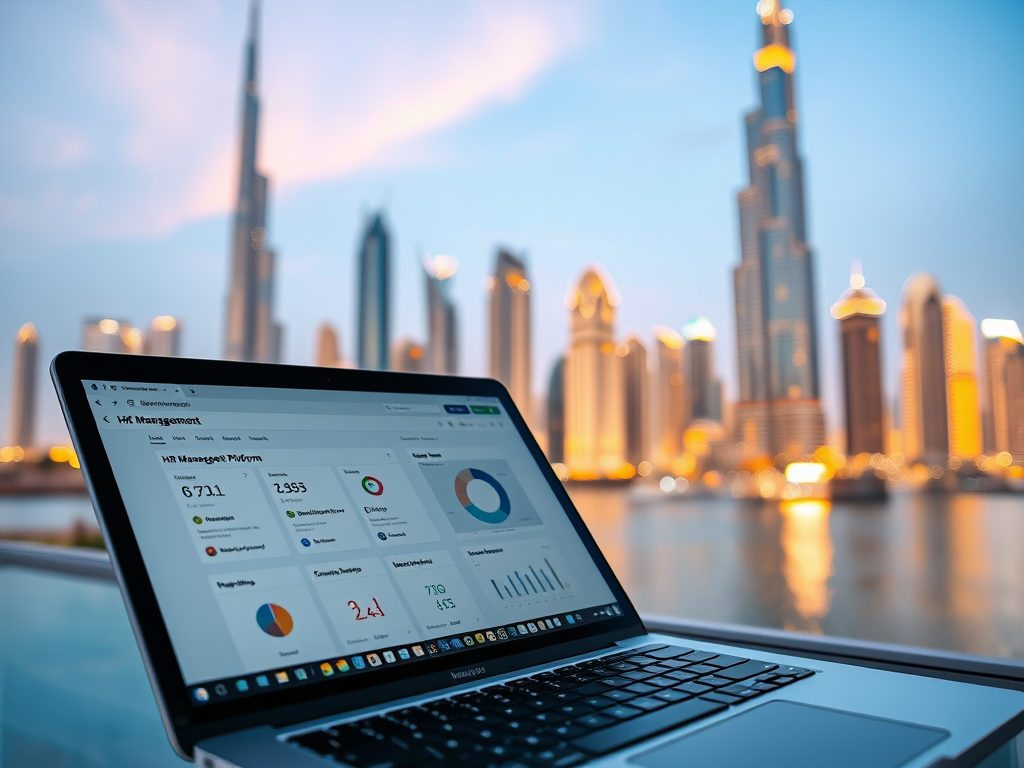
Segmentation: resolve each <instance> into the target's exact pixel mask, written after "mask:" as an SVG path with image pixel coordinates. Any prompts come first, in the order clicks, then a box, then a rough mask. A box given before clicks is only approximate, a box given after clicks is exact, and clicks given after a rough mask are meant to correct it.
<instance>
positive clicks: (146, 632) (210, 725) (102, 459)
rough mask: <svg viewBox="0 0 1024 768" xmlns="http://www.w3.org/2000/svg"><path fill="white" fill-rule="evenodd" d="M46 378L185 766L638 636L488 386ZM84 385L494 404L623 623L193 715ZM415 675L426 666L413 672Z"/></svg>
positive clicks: (578, 521) (88, 370)
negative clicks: (208, 751)
mask: <svg viewBox="0 0 1024 768" xmlns="http://www.w3.org/2000/svg"><path fill="white" fill-rule="evenodd" d="M50 373H51V377H52V379H53V382H54V385H55V387H56V389H57V396H58V399H59V400H60V403H61V407H62V408H63V410H64V416H65V419H66V420H67V423H68V429H69V431H70V433H71V438H72V441H73V443H74V447H75V450H76V451H77V453H78V457H79V461H80V463H81V466H82V472H83V474H84V475H85V479H86V485H87V487H88V489H89V493H90V496H91V498H92V502H93V506H94V507H95V509H96V515H97V519H98V521H99V523H100V527H101V530H102V532H103V536H104V540H105V541H106V544H107V548H108V551H109V554H110V558H111V562H112V564H113V566H114V571H115V573H116V574H117V579H118V583H119V585H120V587H121V592H122V595H123V597H124V599H125V603H126V607H127V608H128V613H129V617H130V619H131V622H132V627H133V629H134V631H135V636H136V640H137V642H138V644H139V648H140V650H141V651H142V656H143V660H144V662H145V664H146V669H147V672H148V674H149V677H150V682H151V684H152V686H153V690H154V693H155V695H156V698H157V703H158V705H159V706H160V709H161V715H162V716H163V719H164V725H165V727H166V729H167V733H168V737H169V738H170V740H171V744H172V746H173V747H174V748H175V750H176V751H178V752H179V753H180V754H182V755H184V756H186V757H189V758H190V757H191V755H192V751H193V747H194V745H195V743H196V742H197V741H198V740H200V739H202V738H208V737H210V736H214V735H219V734H222V733H230V732H233V731H236V730H240V729H242V728H246V727H252V726H255V725H265V724H269V725H274V726H278V727H280V726H283V725H287V724H291V723H296V722H302V721H304V720H311V719H315V718H322V717H327V716H330V715H333V714H339V713H343V712H345V711H347V710H353V709H358V708H361V707H365V706H367V705H368V704H371V703H376V702H378V701H379V702H381V703H383V702H386V701H387V700H389V699H394V698H398V696H399V695H402V696H408V695H410V694H415V693H419V692H426V691H430V690H436V689H439V688H443V687H446V686H450V685H452V684H453V680H452V677H451V675H450V673H451V671H453V670H458V669H461V668H464V667H476V666H486V667H487V672H488V675H491V674H500V673H502V672H508V671H514V670H515V669H522V668H526V667H529V666H533V665H536V664H541V663H546V662H547V661H552V660H555V659H558V658H567V657H569V656H571V655H575V654H578V653H582V652H585V651H586V650H594V649H597V648H601V647H605V646H607V645H609V644H610V643H612V642H615V641H616V640H620V639H623V638H626V637H634V636H636V635H640V634H644V633H645V632H646V630H645V629H644V625H643V622H642V621H641V619H640V616H639V614H638V613H637V611H636V609H635V608H634V607H633V605H632V604H631V603H630V601H629V598H628V597H627V596H626V593H625V591H624V590H623V588H622V585H621V584H619V581H618V579H617V578H616V577H615V574H614V573H613V572H612V570H611V567H610V566H609V565H608V562H607V560H606V559H605V558H604V555H603V554H602V553H601V551H600V549H599V548H598V546H597V543H596V542H595V541H594V539H593V537H592V536H591V534H590V531H589V530H588V529H587V527H586V524H585V523H584V522H583V519H582V518H581V517H580V514H579V512H578V511H577V510H576V507H575V506H574V505H573V503H572V501H571V500H570V498H569V496H568V494H567V493H566V490H565V488H564V487H563V486H562V483H561V482H560V481H559V480H558V477H557V476H556V475H555V473H554V471H553V470H552V468H551V465H550V464H549V463H548V461H547V459H546V458H545V456H544V453H543V451H542V450H541V448H540V446H539V445H538V444H537V441H536V439H534V437H533V434H532V433H531V432H530V430H529V427H528V426H527V425H526V422H525V421H524V419H523V417H522V415H521V414H520V413H519V410H518V409H517V408H516V406H515V404H514V403H513V401H512V398H511V396H510V395H509V393H508V391H507V390H506V389H505V387H504V386H502V385H501V384H500V383H499V382H497V381H495V380H492V379H480V378H467V377H456V376H435V375H424V374H408V373H392V372H381V371H367V370H357V369H340V368H317V367H312V366H287V365H272V364H266V363H243V362H229V361H222V360H198V359H190V358H162V357H153V356H141V355H116V354H105V353H97V352H62V353H60V354H59V355H57V356H56V357H55V358H54V359H53V362H52V363H51V366H50ZM88 380H100V381H102V380H107V381H129V382H139V383H165V384H166V383H175V384H193V385H206V386H211V385H212V386H233V387H252V388H271V389H296V390H319V391H339V392H345V391H349V392H380V393H395V394H426V395H451V396H459V397H465V396H470V397H472V396H476V397H495V398H498V399H499V400H500V401H501V404H502V406H504V408H505V410H506V411H507V413H508V415H509V417H510V418H511V420H512V422H513V424H515V427H516V429H517V431H518V432H519V435H520V437H521V438H522V439H523V441H524V443H525V445H526V447H527V450H529V452H530V454H531V456H532V457H533V459H534V460H535V462H536V463H537V465H538V466H539V467H540V469H541V472H542V474H543V475H544V478H545V479H546V480H547V482H548V485H549V486H550V488H551V490H552V492H553V493H554V494H555V497H556V498H557V499H558V501H559V502H560V503H561V505H562V507H563V509H564V510H565V513H566V515H567V516H568V518H569V521H570V522H571V524H572V526H573V528H574V530H575V531H576V533H577V535H578V536H579V537H580V539H581V541H582V542H583V544H584V546H585V547H586V549H587V552H588V553H589V554H590V556H591V558H592V559H593V561H594V564H595V565H596V566H597V568H598V570H599V571H600V573H601V576H602V577H603V578H604V579H605V582H606V583H607V584H608V587H609V589H610V590H611V591H612V594H613V596H614V600H615V601H617V602H618V603H619V604H620V607H621V608H622V614H623V615H622V616H621V617H618V618H614V619H608V620H606V621H601V622H599V623H597V624H593V625H586V624H585V625H581V626H578V627H573V628H566V629H562V630H559V631H557V632H552V633H546V634H541V635H537V636H535V637H533V636H531V637H529V638H526V639H523V640H519V641H517V642H516V643H514V644H502V645H500V646H482V647H477V648H474V649H472V650H466V651H462V652H460V653H457V654H452V655H451V656H442V657H439V658H435V659H432V660H431V661H430V662H429V663H423V664H422V665H419V664H417V665H409V666H402V667H397V668H394V669H381V670H377V672H376V673H375V674H374V675H365V676H358V677H356V678H349V680H350V683H349V685H347V686H346V685H341V684H340V679H338V682H337V683H332V681H322V682H320V683H318V684H317V685H308V686H301V687H296V688H293V689H290V690H281V691H274V692H272V693H270V692H268V693H265V694H262V695H260V696H253V697H251V698H247V699H239V700H235V701H225V702H222V703H217V704H216V705H212V706H205V707H198V708H197V707H195V706H193V704H192V703H191V701H190V698H189V693H188V686H186V685H185V682H184V679H183V677H182V674H181V669H180V667H179V665H178V662H177V658H176V655H175V653H174V649H173V647H172V645H171V640H170V637H169V635H168V632H167V628H166V625H165V624H164V621H163V618H162V616H161V613H160V609H159V607H158V604H157V600H156V593H155V591H154V589H153V585H152V582H151V581H150V579H149V574H148V571H147V570H146V567H145V563H144V561H143V558H142V553H141V551H140V549H139V545H138V541H137V540H136V538H135V535H134V533H133V531H132V526H131V522H130V519H129V517H128V513H127V511H126V509H125V506H124V502H123V500H122V497H121V494H120V491H119V489H118V487H117V483H116V481H115V479H114V474H113V470H112V468H111V466H110V461H109V459H108V457H107V454H106V450H105V449H104V447H103V443H102V440H101V438H100V432H99V428H98V426H97V424H96V421H95V417H94V416H93V413H92V410H91V408H90V407H89V401H88V395H87V393H86V390H85V387H84V386H83V382H84V381H88ZM513 648H514V649H515V650H514V652H513V651H512V649H513ZM419 666H422V667H423V668H424V669H423V672H420V673H418V674H417V673H416V669H417V667H419ZM353 686H354V687H353ZM397 691H400V694H399V693H397Z"/></svg>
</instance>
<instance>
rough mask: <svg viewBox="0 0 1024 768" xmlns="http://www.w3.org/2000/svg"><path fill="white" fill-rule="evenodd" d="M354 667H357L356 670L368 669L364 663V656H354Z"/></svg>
mask: <svg viewBox="0 0 1024 768" xmlns="http://www.w3.org/2000/svg"><path fill="white" fill-rule="evenodd" d="M352 666H353V667H355V668H356V669H366V662H365V661H363V657H362V656H353V657H352Z"/></svg>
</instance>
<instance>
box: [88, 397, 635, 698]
mask: <svg viewBox="0 0 1024 768" xmlns="http://www.w3.org/2000/svg"><path fill="white" fill-rule="evenodd" d="M83 385H84V386H85V388H86V391H87V393H88V394H89V396H90V402H91V405H92V410H93V414H94V416H95V418H96V422H97V424H98V426H99V428H100V435H101V439H102V441H103V444H104V448H105V449H106V452H107V455H108V457H109V459H110V463H111V466H112V468H113V472H114V476H115V478H116V480H117V483H118V487H119V489H120V492H121V495H122V498H123V499H124V503H125V507H126V510H127V513H128V517H129V519H130V521H131V524H132V528H133V532H134V534H135V536H136V538H137V540H138V543H139V547H140V550H141V552H142V556H143V559H144V561H145V563H146V567H147V570H148V572H149V576H150V579H151V581H152V583H153V587H154V590H155V592H156V596H157V601H158V603H159V606H160V610H161V613H162V615H163V617H164V620H165V622H166V624H167V628H168V632H169V634H170V637H171V642H172V644H173V646H174V650H175V653H176V655H177V658H178V662H179V665H180V667H181V671H182V675H183V677H184V679H185V682H186V684H187V685H189V686H191V690H192V697H193V702H194V704H196V705H197V706H198V705H207V704H209V703H210V702H215V701H217V700H218V699H225V700H227V699H232V698H237V697H239V696H248V695H253V694H258V693H259V692H261V691H263V690H272V689H278V688H280V687H282V686H295V685H305V684H310V683H315V682H317V681H318V680H324V679H326V678H335V677H336V676H339V675H356V674H371V673H372V672H373V670H375V669H378V668H382V667H388V666H392V665H396V664H406V663H417V662H420V661H427V660H429V659H430V658H431V657H435V656H440V655H444V654H450V653H457V652H459V651H463V650H466V649H468V648H472V647H474V646H476V645H481V644H483V645H486V644H489V643H505V642H514V641H516V640H517V639H520V638H522V637H524V636H530V635H534V634H538V633H542V632H551V631H557V630H559V629H565V628H568V627H570V626H573V625H575V624H578V623H581V622H591V621H600V620H603V619H606V618H612V617H615V616H618V615H621V609H620V607H619V606H618V605H617V604H615V602H614V596H613V594H612V592H611V590H610V589H609V587H608V585H607V583H606V582H605V580H604V578H603V577H602V576H601V574H600V572H599V570H598V568H597V566H596V565H595V564H594V562H593V560H592V558H591V557H590V555H589V553H588V552H587V550H586V547H585V546H584V544H583V542H582V541H581V540H580V539H579V537H578V535H577V534H576V532H575V530H574V528H573V526H572V523H571V522H570V521H569V519H568V517H567V516H566V514H565V512H564V511H563V509H562V506H561V504H560V503H559V501H558V499H557V498H556V497H555V495H554V493H553V492H552V491H551V488H550V487H549V486H548V483H547V481H546V480H545V478H544V476H543V475H542V473H541V471H540V469H539V468H538V467H537V465H536V463H535V462H534V459H533V457H532V455H531V454H530V452H529V450H528V449H527V447H526V445H525V443H524V442H523V440H522V438H521V437H520V436H519V433H518V432H517V430H516V429H515V427H514V425H513V424H512V422H511V421H510V419H509V418H508V416H507V414H506V413H505V412H504V409H503V407H502V405H501V403H500V401H498V400H497V399H494V398H467V397H464V396H461V397H450V396H438V395H395V394H393V393H391V394H377V393H359V392H325V391H309V390H280V389H259V388H250V387H214V386H206V385H203V386H190V385H187V384H186V385H176V384H150V383H145V384H143V383H132V382H99V381H85V382H83Z"/></svg>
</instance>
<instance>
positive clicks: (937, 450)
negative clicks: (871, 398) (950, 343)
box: [900, 272, 949, 464]
mask: <svg viewBox="0 0 1024 768" xmlns="http://www.w3.org/2000/svg"><path fill="white" fill-rule="evenodd" d="M900 326H901V327H902V329H903V373H902V393H903V396H902V398H901V399H900V407H901V409H902V414H903V418H902V419H900V422H901V424H902V434H903V455H904V456H905V457H906V459H907V461H909V462H918V463H921V464H944V463H945V461H946V459H947V458H948V456H949V426H948V425H949V420H948V414H947V410H946V353H945V339H944V333H943V321H942V294H941V292H940V291H939V286H938V283H936V282H935V279H934V278H933V277H932V276H931V275H928V274H925V273H924V272H917V273H915V274H913V275H911V276H910V278H909V279H908V280H907V282H906V283H905V284H904V286H903V302H902V306H901V307H900Z"/></svg>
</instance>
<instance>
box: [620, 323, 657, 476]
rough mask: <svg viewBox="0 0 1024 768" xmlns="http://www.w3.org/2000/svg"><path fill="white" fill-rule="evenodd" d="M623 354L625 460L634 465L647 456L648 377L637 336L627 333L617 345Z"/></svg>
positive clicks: (645, 362)
mask: <svg viewBox="0 0 1024 768" xmlns="http://www.w3.org/2000/svg"><path fill="white" fill-rule="evenodd" d="M616 353H617V354H618V355H619V356H620V357H621V358H622V394H623V398H624V399H623V408H625V414H624V419H625V430H626V445H625V451H626V461H627V462H629V463H630V464H632V465H633V466H634V467H635V466H637V465H638V464H639V463H640V462H641V461H647V460H648V459H649V458H650V439H649V434H650V432H649V426H648V424H649V422H650V411H649V405H648V402H649V400H650V386H651V385H650V377H649V375H648V373H647V349H646V348H645V347H644V345H643V342H642V341H641V340H640V339H639V337H637V336H630V337H629V338H628V339H626V341H624V342H623V343H622V344H620V345H619V346H618V347H617V348H616Z"/></svg>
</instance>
